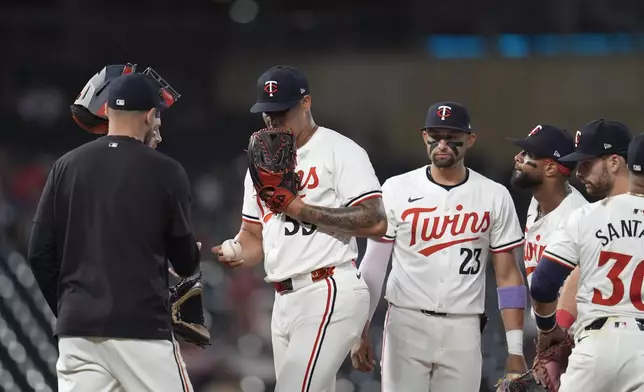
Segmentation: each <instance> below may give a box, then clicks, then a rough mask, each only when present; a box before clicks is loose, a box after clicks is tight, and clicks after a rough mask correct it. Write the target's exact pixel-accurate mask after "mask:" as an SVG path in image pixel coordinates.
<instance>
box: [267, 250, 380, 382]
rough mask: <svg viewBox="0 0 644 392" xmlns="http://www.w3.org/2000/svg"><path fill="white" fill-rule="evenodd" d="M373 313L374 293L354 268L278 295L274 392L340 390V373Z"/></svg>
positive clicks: (344, 268) (338, 270) (346, 267)
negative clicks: (371, 295) (371, 297)
mask: <svg viewBox="0 0 644 392" xmlns="http://www.w3.org/2000/svg"><path fill="white" fill-rule="evenodd" d="M294 287H296V285H295V284H294ZM368 313H369V290H368V288H367V285H366V284H365V282H364V281H363V280H362V278H361V277H360V276H359V275H358V271H357V270H356V268H355V267H353V266H352V265H351V264H350V263H347V264H346V265H343V266H341V267H336V270H335V273H334V274H333V276H330V277H328V278H325V279H323V280H320V281H317V282H315V283H311V284H308V285H307V286H304V287H301V288H296V290H295V291H292V292H289V293H286V294H276V296H275V304H274V307H273V319H272V323H271V324H272V325H271V330H272V340H273V359H274V362H275V374H276V375H277V385H276V386H275V392H333V391H335V377H336V374H337V372H338V369H339V368H340V366H341V365H342V362H343V361H344V359H345V358H346V357H347V355H348V353H349V350H351V347H352V346H353V345H354V344H355V343H356V342H357V341H358V339H359V338H360V335H361V333H362V329H363V327H364V324H365V322H366V321H367V317H368Z"/></svg>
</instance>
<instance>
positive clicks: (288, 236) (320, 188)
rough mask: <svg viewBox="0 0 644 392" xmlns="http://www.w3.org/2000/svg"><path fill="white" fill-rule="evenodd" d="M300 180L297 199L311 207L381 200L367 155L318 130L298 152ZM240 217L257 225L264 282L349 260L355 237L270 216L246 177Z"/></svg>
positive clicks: (353, 253)
mask: <svg viewBox="0 0 644 392" xmlns="http://www.w3.org/2000/svg"><path fill="white" fill-rule="evenodd" d="M296 169H297V171H298V172H299V174H300V177H301V183H300V186H299V192H298V195H299V196H300V197H301V198H302V200H303V201H304V202H305V203H307V204H311V205H316V206H321V207H347V206H355V205H358V204H359V203H361V202H363V201H365V200H367V199H370V198H374V197H381V190H380V182H379V181H378V178H377V177H376V174H375V171H374V169H373V166H372V165H371V161H370V160H369V156H368V155H367V152H366V151H365V150H364V149H363V148H362V147H360V146H359V145H358V144H357V143H355V142H354V141H353V140H351V139H349V138H348V137H346V136H343V135H341V134H339V133H337V132H335V131H333V130H331V129H328V128H324V127H319V128H318V129H317V131H316V132H315V133H314V134H313V136H312V137H311V139H309V141H308V142H307V143H306V144H305V145H304V146H302V147H301V148H299V149H298V150H297V168H296ZM242 218H243V219H244V220H245V221H247V222H251V223H256V224H261V225H262V234H263V236H264V241H263V247H264V268H265V270H266V281H267V282H280V281H283V280H286V279H288V278H291V277H293V276H296V275H300V274H305V273H309V272H312V271H315V270H317V269H319V268H324V267H329V266H333V265H338V264H342V263H345V262H350V261H354V260H356V259H357V257H358V247H357V244H356V240H355V238H354V237H349V236H343V235H338V234H335V233H329V232H324V231H320V230H319V229H318V228H317V227H316V226H315V225H311V224H309V223H305V222H298V221H296V220H295V219H293V218H291V217H289V216H287V215H286V214H273V213H272V212H271V211H270V210H269V209H268V208H267V207H266V205H265V204H264V202H263V201H261V200H260V199H259V198H258V197H257V193H256V192H255V188H254V187H253V182H252V180H251V178H250V174H249V173H246V179H245V181H244V204H243V207H242Z"/></svg>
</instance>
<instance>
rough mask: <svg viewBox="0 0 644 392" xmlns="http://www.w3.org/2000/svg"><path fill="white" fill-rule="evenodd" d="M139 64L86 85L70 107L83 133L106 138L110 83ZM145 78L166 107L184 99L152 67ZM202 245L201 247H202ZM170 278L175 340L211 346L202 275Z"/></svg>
mask: <svg viewBox="0 0 644 392" xmlns="http://www.w3.org/2000/svg"><path fill="white" fill-rule="evenodd" d="M136 67H137V65H136V64H131V63H127V64H125V65H121V64H117V65H107V66H105V67H104V68H103V69H102V70H101V71H99V72H98V73H96V74H95V75H94V76H92V78H91V79H90V80H88V81H87V83H86V84H85V87H83V89H82V90H81V92H80V94H79V95H78V97H77V98H76V100H75V101H74V103H73V104H72V105H70V110H71V112H72V118H73V119H74V121H75V122H76V124H78V126H80V127H81V128H83V129H84V130H86V131H88V132H90V133H93V134H106V133H107V129H108V118H107V114H106V108H107V95H108V92H109V88H110V83H111V82H112V81H113V80H114V79H116V78H117V77H119V76H121V75H127V74H131V73H135V72H136ZM142 74H143V75H149V76H150V77H152V78H153V79H154V80H155V81H156V82H157V84H158V87H159V94H160V95H161V96H162V97H163V99H164V103H165V104H166V105H167V107H170V106H172V104H174V103H175V102H176V101H177V100H178V99H179V97H181V95H180V94H179V93H177V92H176V91H175V90H174V89H173V88H172V86H170V84H169V83H167V82H166V81H165V80H164V79H163V78H162V77H161V76H160V75H159V74H158V73H157V72H156V71H155V70H154V69H153V68H152V67H148V68H146V69H145V70H144V71H143V72H142ZM160 113H161V112H156V116H155V119H154V123H153V128H152V130H151V132H149V133H147V134H146V136H145V138H144V143H145V144H146V145H148V146H149V147H151V148H153V149H156V148H157V146H158V145H159V143H161V141H162V140H163V139H162V138H161V130H160V128H161V114H160ZM199 245H201V244H199ZM170 275H171V276H172V277H173V278H175V280H176V283H175V284H174V285H173V286H172V287H170V303H171V314H172V326H173V329H174V333H175V335H176V336H179V337H180V338H182V339H183V340H185V341H187V342H189V343H192V344H195V345H197V346H200V347H204V346H206V345H209V344H210V333H209V332H208V329H206V327H205V326H204V317H203V306H202V302H201V293H202V288H203V277H202V276H201V273H198V274H195V275H193V276H191V277H187V278H184V277H181V276H179V275H177V273H176V272H174V270H172V269H170Z"/></svg>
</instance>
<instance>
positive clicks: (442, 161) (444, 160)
mask: <svg viewBox="0 0 644 392" xmlns="http://www.w3.org/2000/svg"><path fill="white" fill-rule="evenodd" d="M429 158H430V161H431V162H432V165H434V166H436V167H438V168H440V169H445V168H448V167H453V166H455V165H456V164H457V163H458V162H459V161H461V160H462V159H463V155H462V154H459V155H455V154H449V156H448V157H440V158H438V157H436V155H434V154H431V153H430V157H429Z"/></svg>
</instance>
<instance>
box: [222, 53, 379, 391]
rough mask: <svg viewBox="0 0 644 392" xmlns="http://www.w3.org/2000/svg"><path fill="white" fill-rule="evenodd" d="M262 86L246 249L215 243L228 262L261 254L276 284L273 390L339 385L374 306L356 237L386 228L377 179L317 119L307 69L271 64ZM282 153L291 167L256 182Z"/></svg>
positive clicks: (249, 262) (350, 146)
mask: <svg viewBox="0 0 644 392" xmlns="http://www.w3.org/2000/svg"><path fill="white" fill-rule="evenodd" d="M257 90H258V102H257V104H256V105H255V106H253V108H252V109H251V111H253V112H261V113H263V117H264V121H265V123H266V125H267V127H268V128H266V129H263V130H261V131H259V132H257V133H255V134H254V135H253V136H251V142H250V144H249V149H248V151H249V157H251V158H249V161H250V162H249V165H250V166H249V167H250V169H251V170H250V174H247V176H246V181H245V184H244V202H243V207H242V217H243V222H242V227H241V231H240V233H239V234H238V236H237V237H236V239H235V240H236V241H238V242H239V243H240V244H241V255H235V256H236V257H235V258H234V259H230V258H227V256H226V255H225V254H224V253H225V252H222V251H221V249H220V248H218V247H217V248H215V249H213V252H215V253H217V255H218V256H219V260H220V261H222V262H224V263H227V264H228V265H229V266H231V267H235V266H247V267H248V266H253V265H256V264H258V263H259V262H261V261H262V259H263V261H264V268H265V271H266V278H265V280H266V281H267V282H269V283H271V284H273V286H274V287H275V290H276V295H275V302H274V306H273V318H272V324H271V331H272V342H273V357H274V364H275V373H276V376H277V384H276V387H275V391H276V392H295V391H302V392H305V391H306V392H321V391H328V392H333V391H334V390H335V377H336V373H337V371H338V369H339V368H340V366H341V365H342V362H343V361H344V359H345V358H346V356H347V354H348V353H349V350H350V349H351V346H352V345H353V344H355V342H356V341H357V340H358V339H359V337H360V332H361V330H362V327H363V325H364V323H365V321H366V319H367V313H368V311H369V292H368V289H367V285H366V284H365V282H364V281H363V280H362V278H361V276H360V274H359V273H358V270H357V269H356V267H355V260H356V258H357V257H358V249H357V244H356V240H355V237H356V236H375V237H379V236H382V235H383V234H385V231H386V226H387V218H386V215H385V212H384V207H383V205H382V196H381V189H380V183H379V181H378V178H377V177H376V175H375V172H374V170H373V167H372V165H371V162H370V160H369V157H368V155H367V153H366V152H365V151H364V150H363V149H362V148H361V147H360V146H358V145H357V144H356V143H355V142H353V141H352V140H350V139H349V138H347V137H345V136H342V135H340V134H339V133H337V132H335V131H333V130H331V129H328V128H324V127H318V126H317V125H316V124H315V123H314V122H313V118H312V116H311V112H310V105H311V97H310V95H309V87H308V82H307V80H306V77H305V76H304V74H303V73H302V72H300V71H298V70H297V69H295V68H292V67H285V66H278V67H274V68H272V69H270V70H268V71H266V72H265V73H264V74H263V75H262V76H261V77H260V78H259V81H258V84H257ZM293 139H295V143H293ZM294 144H295V145H296V146H297V154H296V162H297V165H296V166H295V165H294V162H293V159H294V158H295V152H294V151H293V147H292V146H293V145H294ZM258 162H259V163H258ZM280 162H281V163H285V166H284V171H283V173H285V174H286V175H285V176H284V177H282V178H279V179H278V180H277V181H278V182H279V186H277V187H274V186H273V185H271V184H268V185H267V187H272V189H273V190H270V191H268V192H265V191H264V190H265V189H266V188H265V187H263V186H262V187H259V189H258V182H260V184H261V181H262V180H263V179H264V180H265V181H267V182H270V181H272V180H271V179H275V178H276V177H277V175H276V174H275V173H276V172H275V171H271V170H268V169H267V168H266V166H261V167H260V166H259V164H261V163H265V164H266V165H273V167H275V166H277V164H278V163H280ZM256 164H257V166H255V165H256ZM293 171H294V172H295V173H296V174H297V176H296V177H295V178H296V181H295V183H296V184H295V186H296V187H297V189H295V190H294V192H293V190H292V189H289V187H290V186H292V182H293V180H292V178H293ZM274 183H275V182H274Z"/></svg>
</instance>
